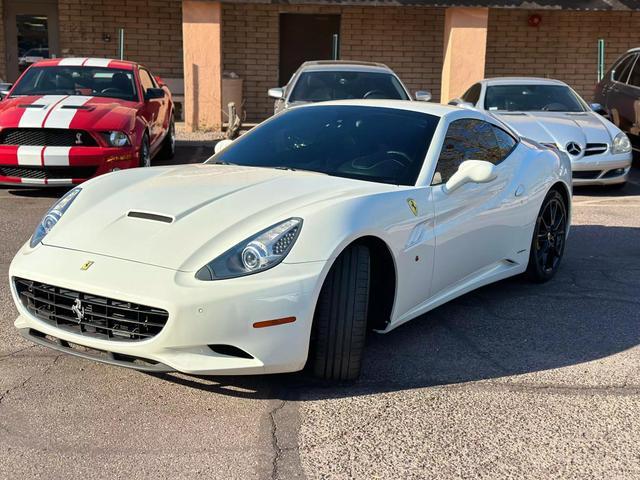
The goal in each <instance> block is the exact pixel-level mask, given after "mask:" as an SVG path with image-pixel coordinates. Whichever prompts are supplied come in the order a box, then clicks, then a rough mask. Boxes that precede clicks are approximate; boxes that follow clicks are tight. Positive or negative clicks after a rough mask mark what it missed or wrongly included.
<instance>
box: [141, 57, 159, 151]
mask: <svg viewBox="0 0 640 480" xmlns="http://www.w3.org/2000/svg"><path fill="white" fill-rule="evenodd" d="M138 71H139V75H140V85H141V86H142V93H143V96H144V106H143V108H142V116H143V117H144V118H145V119H146V120H147V123H148V125H149V142H150V143H151V148H152V149H154V148H155V147H156V145H157V143H158V140H160V139H161V138H162V121H163V116H162V110H163V103H164V102H165V101H166V100H165V99H164V98H150V99H148V98H147V95H146V93H147V90H149V89H150V88H157V85H156V83H155V81H154V80H153V77H152V76H151V74H150V73H149V71H148V70H147V69H145V68H140V69H139V70H138Z"/></svg>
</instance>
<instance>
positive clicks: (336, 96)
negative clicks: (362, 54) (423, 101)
mask: <svg viewBox="0 0 640 480" xmlns="http://www.w3.org/2000/svg"><path fill="white" fill-rule="evenodd" d="M361 98H367V99H375V98H377V99H391V100H408V99H409V97H408V96H407V94H406V92H405V91H404V88H402V85H401V84H400V82H399V81H398V79H397V78H396V77H395V76H393V75H391V74H388V73H371V72H348V71H347V72H336V71H331V72H303V73H302V74H301V75H300V78H298V81H297V82H296V84H295V87H294V88H293V91H292V92H291V95H290V96H289V102H325V101H327V100H352V99H361Z"/></svg>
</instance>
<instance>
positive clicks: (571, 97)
mask: <svg viewBox="0 0 640 480" xmlns="http://www.w3.org/2000/svg"><path fill="white" fill-rule="evenodd" d="M484 108H485V110H506V111H509V112H539V111H547V112H584V111H585V108H584V106H583V104H582V102H581V101H580V99H579V98H578V96H577V95H576V94H575V93H573V92H572V91H571V89H570V88H569V87H565V86H563V85H494V86H490V87H487V93H486V95H485V99H484Z"/></svg>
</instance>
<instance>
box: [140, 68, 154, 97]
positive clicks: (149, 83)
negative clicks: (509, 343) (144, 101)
mask: <svg viewBox="0 0 640 480" xmlns="http://www.w3.org/2000/svg"><path fill="white" fill-rule="evenodd" d="M140 83H141V84H142V89H143V90H144V91H145V92H146V91H147V90H149V89H150V88H155V83H154V81H153V78H151V75H149V72H148V71H146V70H143V69H140Z"/></svg>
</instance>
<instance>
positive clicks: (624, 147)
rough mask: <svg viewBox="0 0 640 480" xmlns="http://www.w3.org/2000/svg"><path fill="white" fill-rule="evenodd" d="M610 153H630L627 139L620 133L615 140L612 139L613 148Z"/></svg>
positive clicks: (629, 143) (629, 144)
mask: <svg viewBox="0 0 640 480" xmlns="http://www.w3.org/2000/svg"><path fill="white" fill-rule="evenodd" d="M611 151H612V152H613V153H629V152H630V151H631V142H630V141H629V137H627V135H626V134H624V133H622V132H620V133H619V134H618V135H616V138H614V139H613V148H612V149H611Z"/></svg>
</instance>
